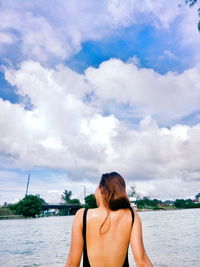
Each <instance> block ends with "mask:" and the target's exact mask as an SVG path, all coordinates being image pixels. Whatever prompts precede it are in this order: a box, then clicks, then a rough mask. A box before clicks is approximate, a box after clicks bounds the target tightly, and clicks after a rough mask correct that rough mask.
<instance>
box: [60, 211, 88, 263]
mask: <svg viewBox="0 0 200 267" xmlns="http://www.w3.org/2000/svg"><path fill="white" fill-rule="evenodd" d="M83 211H84V209H83V208H82V209H79V210H78V211H77V212H76V215H75V217H74V221H73V224H72V232H71V245H70V251H69V255H68V258H67V262H66V264H65V267H79V265H80V261H81V256H82V252H83V235H82V219H83Z"/></svg>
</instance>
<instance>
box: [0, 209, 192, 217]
mask: <svg viewBox="0 0 200 267" xmlns="http://www.w3.org/2000/svg"><path fill="white" fill-rule="evenodd" d="M189 209H197V208H182V209H181V208H175V207H172V208H158V209H152V208H149V209H147V208H144V209H136V211H137V212H148V211H170V210H174V211H175V210H189ZM63 216H66V217H67V215H63ZM63 216H59V215H57V216H55V215H53V216H44V217H42V216H40V217H36V218H31V217H23V216H22V215H5V216H0V220H20V219H23V220H24V219H37V218H47V217H63ZM70 216H73V215H70Z"/></svg>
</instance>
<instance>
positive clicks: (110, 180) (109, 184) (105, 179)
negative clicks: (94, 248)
mask: <svg viewBox="0 0 200 267" xmlns="http://www.w3.org/2000/svg"><path fill="white" fill-rule="evenodd" d="M99 189H100V191H101V194H102V198H103V203H104V206H105V207H106V209H107V216H106V218H105V220H104V222H103V223H102V225H101V227H100V233H101V229H102V227H103V225H104V224H105V222H106V220H107V218H108V216H109V210H112V211H116V210H119V209H127V208H129V207H130V201H129V199H128V196H127V193H126V184H125V181H124V178H123V177H122V176H121V175H120V174H119V173H117V172H111V173H105V174H102V176H101V180H100V182H99Z"/></svg>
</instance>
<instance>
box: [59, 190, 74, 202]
mask: <svg viewBox="0 0 200 267" xmlns="http://www.w3.org/2000/svg"><path fill="white" fill-rule="evenodd" d="M71 196H72V191H68V190H66V189H65V191H64V192H63V194H62V196H61V199H62V200H64V201H65V203H68V202H69V201H70V199H71Z"/></svg>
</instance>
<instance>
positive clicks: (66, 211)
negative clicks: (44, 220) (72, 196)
mask: <svg viewBox="0 0 200 267" xmlns="http://www.w3.org/2000/svg"><path fill="white" fill-rule="evenodd" d="M80 208H82V205H81V204H74V203H68V204H66V203H45V204H43V216H44V213H45V211H46V212H47V215H48V213H49V210H51V209H55V210H58V211H59V213H60V215H74V214H75V213H76V212H77V210H78V209H80Z"/></svg>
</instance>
